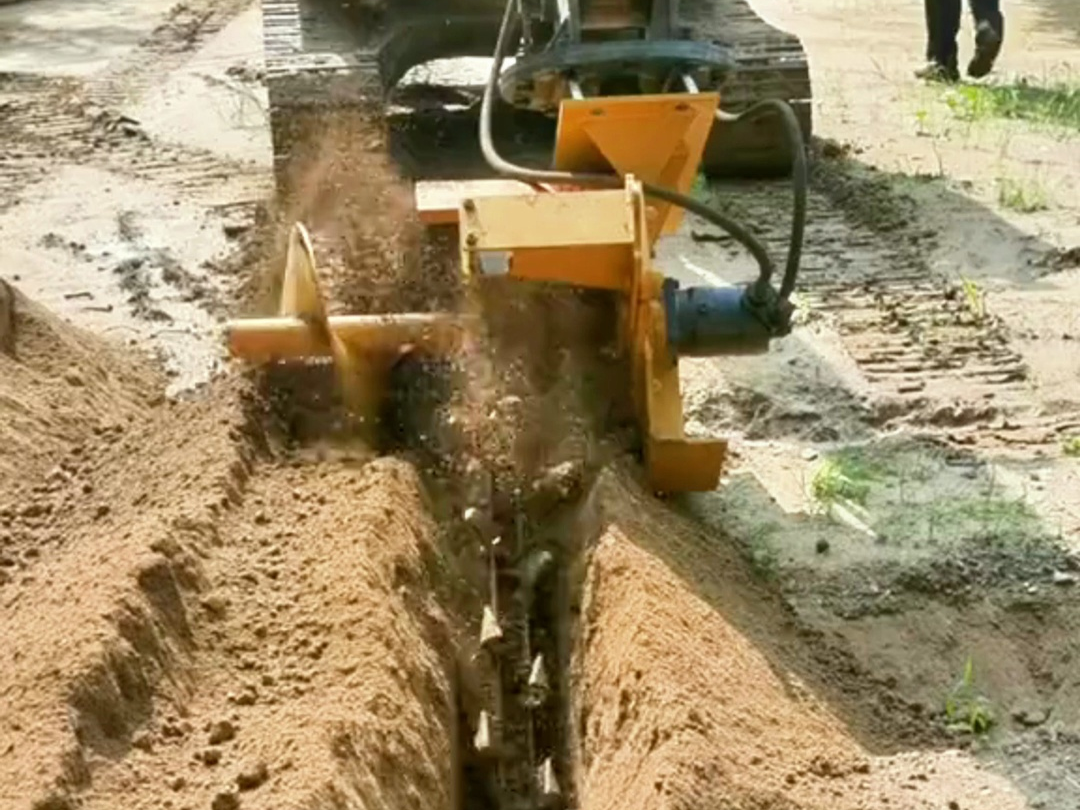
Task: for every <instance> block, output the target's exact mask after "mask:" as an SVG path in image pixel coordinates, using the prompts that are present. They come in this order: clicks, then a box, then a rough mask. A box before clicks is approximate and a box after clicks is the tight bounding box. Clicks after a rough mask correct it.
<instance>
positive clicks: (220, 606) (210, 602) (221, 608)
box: [202, 593, 229, 619]
mask: <svg viewBox="0 0 1080 810" xmlns="http://www.w3.org/2000/svg"><path fill="white" fill-rule="evenodd" d="M228 607H229V600H228V599H227V598H226V597H224V596H222V595H221V594H216V593H212V594H210V595H208V596H206V597H204V598H203V600H202V608H203V610H205V611H206V612H207V614H208V615H209V616H210V617H211V618H214V619H220V618H222V617H224V616H225V612H226V610H227V609H228Z"/></svg>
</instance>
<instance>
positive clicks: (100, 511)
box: [94, 503, 109, 520]
mask: <svg viewBox="0 0 1080 810" xmlns="http://www.w3.org/2000/svg"><path fill="white" fill-rule="evenodd" d="M107 514H109V505H108V504H104V503H103V504H101V505H100V506H98V508H97V509H95V510H94V520H101V519H102V518H103V517H105V516H106V515H107Z"/></svg>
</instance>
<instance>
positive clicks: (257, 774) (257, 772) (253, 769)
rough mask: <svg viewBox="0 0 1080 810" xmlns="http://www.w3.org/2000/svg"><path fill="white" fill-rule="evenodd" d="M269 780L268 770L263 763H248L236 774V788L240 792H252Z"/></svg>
mask: <svg viewBox="0 0 1080 810" xmlns="http://www.w3.org/2000/svg"><path fill="white" fill-rule="evenodd" d="M269 778H270V770H269V769H268V768H267V767H266V763H265V762H262V761H258V762H249V763H248V764H247V765H245V766H244V767H243V768H242V769H241V770H240V772H239V773H238V774H236V786H237V787H238V788H240V790H254V789H255V788H257V787H258V786H259V785H261V784H262V783H263V782H265V781H266V780H267V779H269Z"/></svg>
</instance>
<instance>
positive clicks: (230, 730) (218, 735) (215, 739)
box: [209, 720, 236, 745]
mask: <svg viewBox="0 0 1080 810" xmlns="http://www.w3.org/2000/svg"><path fill="white" fill-rule="evenodd" d="M235 737H236V726H234V725H233V724H232V723H230V722H229V721H228V720H218V721H217V722H216V723H214V725H213V726H211V727H210V737H209V742H210V745H221V744H222V743H225V742H228V741H229V740H232V739H234V738H235Z"/></svg>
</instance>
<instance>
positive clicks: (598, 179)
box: [480, 0, 807, 305]
mask: <svg viewBox="0 0 1080 810" xmlns="http://www.w3.org/2000/svg"><path fill="white" fill-rule="evenodd" d="M516 8H517V0H508V2H507V4H506V9H505V11H504V12H503V19H502V23H501V25H500V27H499V35H498V39H497V41H496V45H495V53H494V55H493V61H492V65H491V73H490V75H489V76H488V81H487V84H486V85H485V86H484V96H483V100H482V102H481V105H480V148H481V150H482V152H483V154H484V159H485V160H486V161H487V163H488V165H489V166H491V168H492V169H494V170H495V171H496V172H498V173H499V174H501V175H504V176H506V177H510V178H514V179H518V180H521V181H523V182H526V183H565V184H568V185H589V186H600V187H608V188H612V187H615V188H617V187H619V186H621V183H622V180H621V178H620V177H619V176H618V175H615V174H588V173H583V172H582V173H578V172H565V171H553V170H544V169H532V168H529V167H526V166H518V165H516V164H514V163H510V162H509V161H507V160H505V159H504V158H503V157H502V156H501V155H500V154H499V152H498V150H497V149H496V148H495V143H494V138H493V137H492V117H493V112H494V101H495V91H496V87H497V86H498V82H499V76H500V75H501V73H502V65H503V61H504V59H505V58H506V52H507V48H508V47H509V43H510V30H511V25H512V23H513V20H514V13H515V10H516ZM770 112H771V113H775V114H779V115H780V116H781V120H782V123H783V124H784V132H785V136H786V139H787V142H788V147H789V149H790V150H791V152H792V168H793V180H794V186H795V205H794V212H793V222H792V228H791V238H790V242H789V246H788V255H787V262H786V266H785V270H784V277H783V280H782V281H781V285H780V292H779V296H778V297H779V299H780V300H781V301H782V300H785V299H787V298H788V296H790V295H791V292H792V291H793V290H794V288H795V281H796V278H797V276H798V270H799V261H800V257H801V254H802V240H803V232H804V230H805V221H806V185H807V170H806V153H805V149H804V146H803V138H802V130H801V128H800V127H799V122H798V120H797V119H796V118H795V113H794V111H793V110H792V109H791V107H790V106H789V105H788V104H786V103H785V102H783V101H780V100H775V99H770V100H767V101H762V102H760V103H758V104H755V105H754V106H753V107H751V108H750V109H748V110H746V111H745V112H742V113H739V114H737V115H733V114H730V113H726V112H723V111H720V112H718V114H717V118H718V120H719V121H721V122H723V123H727V124H736V125H737V124H739V123H742V122H748V121H751V120H754V119H756V118H758V117H760V116H761V115H764V114H766V113H770ZM642 189H643V191H644V192H645V194H647V195H648V196H651V197H654V198H656V199H659V200H663V201H665V202H668V203H671V204H672V205H676V206H678V207H679V208H682V209H684V210H686V211H689V212H691V213H693V214H697V215H698V216H699V217H701V218H702V219H704V220H705V221H707V222H711V223H712V224H714V225H716V226H717V227H719V228H721V229H722V230H723V231H725V232H726V233H728V234H730V235H731V237H732V238H734V239H735V241H737V242H738V243H739V244H741V245H742V246H743V247H745V248H746V249H747V250H748V251H749V252H750V254H751V255H752V256H753V257H754V260H755V261H756V262H757V264H758V278H757V280H756V281H755V282H754V284H753V285H752V287H751V292H752V297H753V299H754V300H755V301H756V302H758V303H760V304H762V305H768V304H769V303H773V302H775V301H776V297H775V296H776V294H775V293H774V292H773V288H772V277H773V274H774V272H775V267H774V264H773V261H772V257H770V256H769V253H768V251H767V250H766V249H765V247H764V245H762V244H761V242H760V241H758V239H757V238H756V237H754V235H753V234H752V233H750V231H749V230H747V229H746V228H744V227H743V226H742V225H741V224H739V223H738V222H736V221H735V220H733V219H731V218H730V217H728V216H726V215H724V214H722V213H721V212H719V211H717V210H716V209H714V208H710V207H709V206H707V205H705V204H704V203H701V202H699V201H698V200H695V199H694V198H692V197H688V196H687V195H685V194H680V193H679V192H677V191H675V190H673V189H670V188H665V187H663V186H657V185H654V184H652V183H642Z"/></svg>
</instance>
